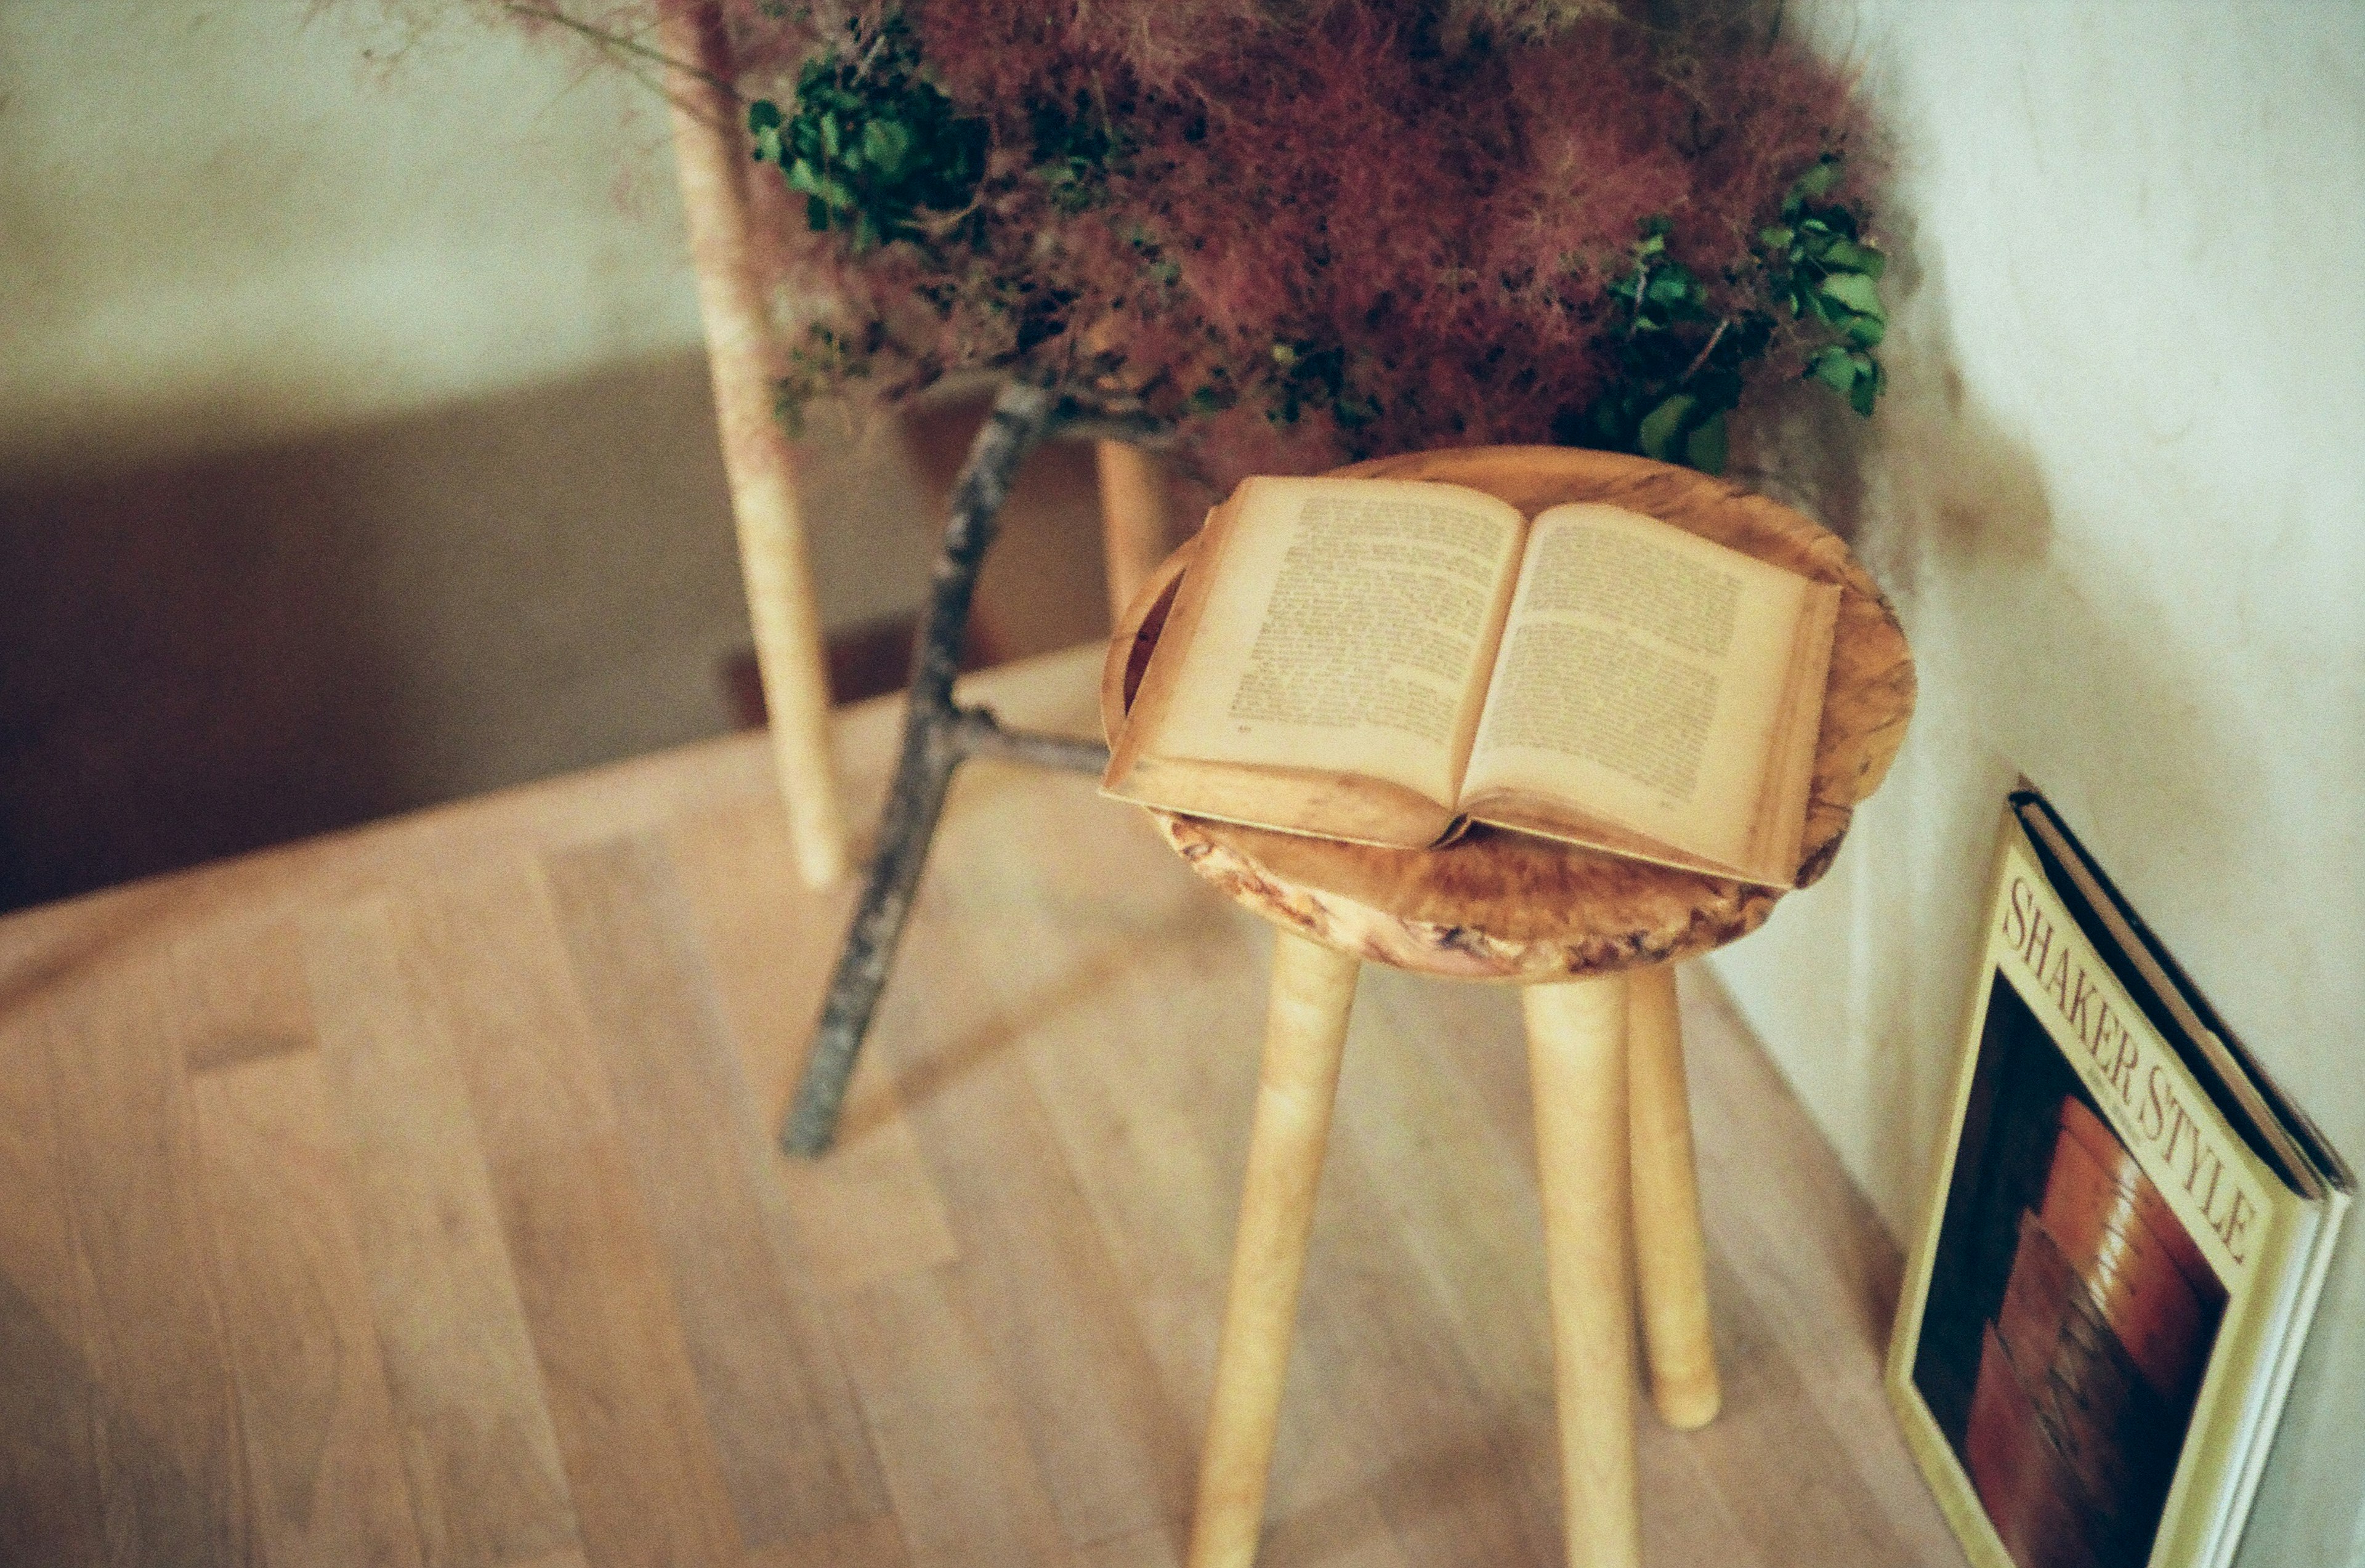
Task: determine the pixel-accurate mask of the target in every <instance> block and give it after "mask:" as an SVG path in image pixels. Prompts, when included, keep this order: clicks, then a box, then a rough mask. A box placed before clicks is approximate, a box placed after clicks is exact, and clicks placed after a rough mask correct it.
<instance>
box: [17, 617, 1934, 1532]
mask: <svg viewBox="0 0 2365 1568" xmlns="http://www.w3.org/2000/svg"><path fill="white" fill-rule="evenodd" d="M1092 673H1093V672H1092V662H1091V660H1090V659H1089V658H1074V657H1070V658H1067V659H1064V660H1055V661H1051V662H1048V663H1047V664H1043V665H1037V666H1026V667H1024V668H1021V669H1019V670H1016V671H1005V672H1002V673H999V674H997V675H995V676H993V677H991V678H988V679H987V681H986V684H988V685H991V686H993V687H996V688H998V689H999V692H1000V695H1001V697H1002V700H1003V703H1004V707H1005V710H1006V711H1014V712H1018V713H1022V714H1028V715H1031V716H1034V717H1037V718H1038V719H1040V718H1044V717H1061V716H1064V718H1065V719H1066V720H1067V721H1069V722H1074V723H1077V724H1078V725H1079V726H1081V724H1082V721H1083V719H1084V717H1085V715H1086V714H1087V713H1088V711H1089V703H1090V691H1089V688H1090V678H1091V675H1092ZM893 717H894V716H893V714H892V712H891V711H888V710H887V709H885V708H883V707H880V706H877V705H874V706H873V707H871V708H869V709H866V710H862V711H857V712H856V713H854V714H853V715H851V716H850V717H849V718H848V720H847V722H846V729H845V745H846V770H847V773H848V776H849V782H850V788H851V791H852V798H854V799H856V800H858V801H871V800H875V799H877V797H878V794H879V775H880V767H881V759H882V758H883V757H884V756H886V755H887V753H888V750H889V745H890V743H891V738H892V722H893ZM845 903H846V899H845V895H844V894H843V893H841V894H838V895H835V896H832V897H827V898H813V897H809V896H807V895H806V894H804V893H803V892H802V891H801V890H800V889H799V888H798V887H797V885H796V883H795V880H794V878H793V875H792V873H791V868H790V854H789V850H788V847H787V845H786V842H785V835H784V832H783V828H782V824H781V821H780V816H779V810H778V808H777V806H776V805H775V803H774V799H773V797H772V795H771V793H770V790H769V779H768V771H767V761H766V756H765V752H764V747H763V742H762V740H761V738H760V737H741V738H734V739H730V740H725V741H721V742H716V743H712V744H709V745H701V746H698V747H695V748H692V749H690V750H688V751H683V752H678V753H673V754H669V755H667V756H659V757H655V758H650V759H647V760H644V761H642V762H638V763H632V764H627V765H624V766H622V767H618V768H613V769H610V770H607V771H604V772H601V773H598V774H594V775H589V776H585V777H582V778H574V779H567V780H562V781H559V782H557V783H554V784H551V785H545V786H538V787H535V788H533V789H531V790H525V791H521V792H518V793H515V794H511V795H507V796H499V797H494V798H490V799H488V800H486V801H476V802H471V803H468V804H465V805H463V806H459V807H453V808H445V809H443V810H440V811H438V812H432V813H429V814H427V815H425V816H422V817H418V818H413V819H409V820H405V821H401V822H398V823H391V824H387V825H385V826H382V827H378V828H374V829H369V830H365V831H364V832H362V833H359V834H352V835H348V836H344V837H342V838H336V839H330V840H323V841H317V842H314V843H312V844H308V845H305V846H297V847H296V848H293V849H289V850H284V851H278V852H274V853H271V854H268V855H264V856H260V857H252V858H250V859H246V860H242V861H236V862H231V863H228V864H225V865H221V866H218V867H214V868H208V869H205V870H201V871H197V872H194V873H190V874H186V875H184V876H180V877H176V878H174V879H166V880H163V881H157V882H151V883H146V884H141V885H138V886H135V887H132V888H129V889H126V890H118V891H117V892H113V893H109V894H103V895H99V896H97V897H95V898H92V899H87V900H84V901H81V902H75V903H72V904H65V905H59V906H52V907H50V908H48V909H45V910H37V911H32V912H28V913H23V914H20V915H17V916H14V917H11V918H9V919H6V920H5V921H0V1562H5V1563H8V1564H17V1563H26V1564H42V1565H48V1564H69V1563H80V1562H116V1563H139V1564H151V1563H152V1564H159V1565H166V1564H169V1565H173V1568H184V1565H196V1564H210V1563H244V1562H263V1563H270V1564H297V1563H319V1564H332V1563H333V1564H347V1563H353V1564H413V1563H424V1564H494V1563H520V1564H527V1563H531V1564H537V1565H546V1568H556V1565H559V1564H572V1563H588V1564H596V1565H606V1564H619V1565H622V1564H634V1565H638V1564H652V1565H654V1564H685V1565H687V1564H707V1563H715V1564H740V1563H745V1564H755V1565H763V1568H786V1565H789V1564H808V1563H810V1564H829V1565H834V1568H869V1565H881V1564H911V1565H913V1568H918V1565H924V1564H955V1563H960V1564H981V1565H982V1564H994V1565H1003V1564H1026V1565H1044V1568H1056V1565H1061V1564H1072V1565H1075V1568H1119V1565H1125V1568H1136V1565H1139V1568H1155V1565H1160V1564H1169V1563H1172V1562H1175V1561H1176V1560H1177V1558H1178V1556H1179V1553H1180V1551H1181V1542H1182V1540H1183V1530H1184V1514H1185V1510H1186V1507H1187V1503H1188V1498H1189V1495H1190V1484H1191V1477H1192V1473H1193V1456H1194V1453H1195V1451H1196V1449H1197V1445H1198V1441H1199V1436H1200V1428H1201V1425H1202V1419H1203V1412H1202V1406H1203V1404H1204V1401H1205V1396H1206V1393H1207V1387H1208V1380H1209V1374H1210V1364H1211V1361H1212V1359H1213V1354H1214V1344H1215V1335H1216V1323H1217V1317H1218V1314H1219V1310H1220V1306H1221V1301H1222V1291H1223V1284H1224V1271H1225V1267H1226V1262H1227V1254H1228V1247H1229V1237H1230V1231H1231V1224H1232V1215H1233V1205H1234V1202H1235V1198H1236V1194H1237V1191H1238V1185H1239V1177H1240V1171H1241V1167H1242V1163H1243V1160H1244V1158H1245V1138H1246V1131H1247V1126H1248V1119H1249V1107H1250V1099H1251V1094H1252V1092H1253V1089H1254V1083H1255V1078H1256V1044H1257V1038H1258V1033H1259V1028H1260V1025H1261V1004H1262V988H1263V982H1264V971H1265V966H1266V964H1267V961H1268V957H1269V951H1268V950H1269V946H1270V944H1269V941H1268V939H1267V938H1266V936H1265V935H1264V933H1263V932H1262V931H1261V929H1260V928H1257V927H1255V926H1254V925H1253V924H1252V923H1251V922H1250V921H1249V920H1248V919H1247V918H1246V917H1244V916H1242V915H1240V914H1239V913H1237V912H1235V911H1234V910H1232V909H1231V908H1230V907H1229V906H1228V905H1227V904H1225V903H1224V902H1222V901H1220V900H1219V899H1218V898H1217V897H1216V895H1215V894H1213V893H1212V892H1211V891H1210V890H1207V889H1205V887H1203V886H1201V885H1200V884H1199V883H1198V882H1197V881H1196V880H1195V879H1194V878H1192V877H1191V876H1190V875H1189V873H1188V872H1186V871H1185V870H1184V869H1183V867H1182V866H1181V865H1180V864H1179V863H1178V862H1176V861H1174V860H1173V859H1172V857H1171V856H1170V855H1168V853H1167V852H1166V851H1165V850H1163V849H1162V848H1160V846H1159V845H1158V844H1157V843H1156V842H1155V841H1154V840H1153V838H1152V837H1151V835H1150V834H1149V831H1148V830H1147V828H1146V827H1145V825H1144V824H1143V823H1140V822H1138V821H1137V820H1135V818H1134V816H1133V814H1132V813H1131V812H1129V811H1127V810H1126V809H1123V808H1120V807H1118V806H1116V805H1114V804H1112V803H1109V802H1106V801H1102V800H1100V799H1099V798H1098V797H1097V796H1096V795H1095V794H1094V793H1093V789H1092V787H1091V785H1090V784H1089V783H1088V782H1086V781H1083V780H1079V779H1072V778H1046V777H1043V776H1040V775H1035V774H1027V773H1020V772H1014V771H1011V770H1006V769H1003V768H1000V767H992V766H990V765H985V764H979V765H974V766H973V767H972V769H971V770H970V773H969V774H967V775H965V776H964V778H963V781H962V783H961V784H960V785H959V786H958V789H957V790H956V792H955V797H954V801H953V805H952V809H951V811H950V812H949V814H948V815H947V819H946V822H945V825H944V831H943V833H942V834H941V835H940V838H939V841H938V845H937V850H936V859H935V862H934V864H933V865H932V867H931V868H930V871H929V876H928V881H927V884H926V890H925V894H924V896H923V898H922V901H921V902H920V906H919V912H918V914H917V917H916V918H915V920H914V922H913V928H912V931H911V935H910V938H909V940H908V942H907V945H906V947H905V950H904V953H903V956H902V961H901V963H900V966H899V968H898V970H897V973H896V976H895V979H894V982H893V984H892V986H891V990H890V992H889V998H888V1002H887V1004H886V1006H885V1008H884V1010H883V1012H882V1014H881V1015H880V1020H879V1026H878V1029H877V1032H876V1036H875V1037H874V1040H873V1043H872V1047H871V1052H870V1055H869V1058H868V1059H867V1060H866V1062H865V1064H864V1067H863V1069H862V1071H861V1073H860V1074H859V1075H858V1077H857V1092H856V1097H855V1101H854V1103H853V1104H852V1106H851V1109H850V1114H849V1117H848V1122H847V1125H846V1135H845V1137H844V1140H843V1143H842V1145H841V1147H840V1148H839V1150H838V1151H837V1152H836V1153H835V1154H834V1155H832V1156H831V1157H830V1158H829V1159H826V1160H825V1161H824V1162H822V1163H820V1164H818V1165H812V1166H806V1165H795V1164H790V1163H788V1162H786V1161H785V1160H783V1159H781V1158H780V1157H779V1156H778V1155H777V1154H775V1153H774V1151H773V1149H772V1146H771V1142H770V1137H769V1131H770V1127H771V1124H772V1121H773V1118H774V1115H775V1114H776V1111H777V1108H778V1107H779V1105H780V1103H782V1101H783V1100H784V1098H785V1095H786V1092H787V1087H788V1082H789V1078H790V1070H791V1067H792V1065H793V1059H794V1058H795V1057H796V1056H797V1054H798V1051H799V1048H800V1045H801V1038H802V1036H803V1033H804V1030H805V1028H806V1026H807V1024H808V1022H809V1020H810V1018H811V1016H812V1014H813V1009H814V1007H815V1005H816V1002H817V999H818V995H819V990H820V986H821V982H822V980H823V977H824V971H825V969H826V966H827V964H828V962H829V960H830V958H831V956H832V950H833V948H834V946H835V940H836V935H837V932H838V927H839V922H840V921H841V920H842V919H843V918H844V911H845ZM1685 983H1686V988H1687V989H1686V991H1685V1001H1686V1009H1687V1028H1688V1029H1689V1031H1690V1034H1691V1041H1692V1048H1693V1064H1694V1068H1693V1070H1694V1083H1693V1092H1694V1097H1695V1102H1696V1107H1697V1112H1698V1125H1699V1132H1700V1145H1701V1164H1702V1178H1703V1183H1704V1188H1705V1193H1706V1204H1707V1210H1708V1225H1709V1247H1710V1252H1711V1260H1710V1286H1711V1289H1712V1292H1713V1294H1714V1299H1715V1313H1716V1329H1717V1338H1718V1343H1719V1348H1720V1350H1721V1354H1722V1357H1723V1361H1724V1369H1725V1374H1726V1379H1727V1390H1728V1392H1727V1401H1726V1408H1725V1414H1724V1415H1723V1416H1722V1417H1721V1418H1720V1419H1719V1420H1718V1421H1717V1422H1716V1423H1715V1424H1714V1425H1712V1426H1711V1427H1709V1428H1707V1429H1706V1430H1704V1431H1702V1432H1699V1433H1697V1434H1694V1435H1691V1436H1678V1435H1676V1434H1674V1433H1672V1432H1669V1431H1667V1430H1665V1429H1664V1428H1660V1427H1659V1426H1658V1425H1656V1423H1655V1422H1654V1421H1653V1420H1652V1419H1651V1418H1649V1417H1647V1416H1646V1417H1644V1425H1643V1432H1642V1470H1643V1486H1644V1492H1643V1506H1644V1514H1645V1518H1644V1530H1645V1547H1646V1551H1647V1554H1648V1561H1649V1562H1652V1563H1653V1564H1676V1563H1703V1564H1707V1563H1713V1564H1718V1565H1720V1568H1743V1565H1747V1564H1764V1565H1765V1568H1777V1565H1787V1564H1792V1563H1805V1562H1829V1563H1879V1564H1895V1563H1945V1564H1952V1563H1956V1562H1959V1561H1960V1560H1959V1558H1958V1556H1957V1554H1956V1550H1955V1548H1954V1546H1953V1545H1952V1543H1951V1541H1950V1540H1949V1538H1948V1537H1947V1535H1946V1533H1945V1529H1944V1527H1943V1525H1942V1524H1941V1522H1940V1520H1939V1518H1938V1515H1937V1513H1936V1510H1935V1508H1934V1507H1933V1505H1932V1504H1931V1503H1930V1501H1929V1499H1928V1497H1927V1495H1926V1494H1925V1493H1924V1492H1923V1490H1922V1485H1921V1483H1920V1482H1919V1480H1918V1479H1917V1478H1916V1476H1915V1475H1914V1473H1913V1472H1912V1470H1911V1465H1910V1464H1909V1462H1908V1461H1907V1459H1906V1457H1905V1454H1904V1450H1903V1449H1902V1447H1901V1445H1900V1442H1899V1440H1898V1439H1897V1437H1896V1435H1895V1432H1894V1429H1893V1428H1892V1425H1891V1423H1890V1420H1889V1416H1888V1413H1887V1410H1886V1407H1885V1406H1884V1405H1883V1404H1882V1401H1881V1398H1880V1394H1879V1391H1878V1386H1877V1361H1878V1355H1877V1346H1878V1344H1879V1342H1880V1341H1881V1339H1882V1338H1883V1337H1884V1335H1885V1333H1886V1329H1887V1325H1888V1318H1889V1304H1890V1299H1891V1294H1892V1292H1893V1289H1894V1284H1895V1281H1896V1276H1897V1272H1898V1260H1897V1258H1896V1256H1895V1254H1894V1251H1893V1249H1891V1247H1890V1245H1889V1242H1888V1241H1887V1240H1886V1239H1885V1238H1883V1237H1882V1235H1881V1234H1880V1232H1879V1231H1878V1229H1877V1226H1875V1224H1874V1223H1873V1221H1872V1219H1871V1217H1870V1215H1869V1212H1868V1210H1867V1209H1866V1207H1865V1205H1864V1204H1862V1203H1861V1202H1860V1201H1859V1200H1858V1199H1857V1197H1856V1196H1855V1193H1853V1191H1852V1190H1851V1189H1850V1188H1849V1186H1848V1185H1847V1183H1846V1182H1845V1180H1844V1177H1843V1176H1842V1175H1841V1174H1840V1173H1839V1171H1838V1169H1837V1167H1836V1166H1835V1164H1834V1163H1833V1159H1832V1158H1831V1156H1830V1154H1829V1152H1828V1151H1827V1150H1826V1148H1824V1147H1823V1146H1822V1145H1821V1143H1820V1142H1819V1141H1818V1140H1817V1138H1816V1137H1815V1136H1814V1134H1813V1133H1812V1132H1811V1130H1810V1128H1809V1127H1808V1126H1807V1124H1806V1123H1805V1121H1804V1119H1803V1117H1802V1115H1801V1113H1800V1111H1799V1107H1798V1105H1797V1104H1796V1103H1794V1102H1793V1101H1792V1100H1791V1099H1790V1098H1789V1096H1788V1093H1787V1092H1785V1091H1784V1090H1783V1088H1782V1087H1781V1084H1780V1082H1779V1081H1778V1080H1777V1078H1776V1077H1775V1075H1774V1074H1773V1072H1772V1071H1771V1070H1770V1069H1769V1068H1768V1067H1767V1065H1766V1063H1765V1060H1764V1059H1763V1058H1761V1057H1760V1056H1759V1055H1758V1054H1757V1053H1756V1051H1755V1049H1754V1047H1752V1046H1751V1045H1749V1044H1748V1043H1747V1041H1746V1039H1745V1036H1743V1033H1742V1031H1741V1029H1740V1028H1739V1026H1738V1025H1737V1024H1736V1022H1735V1020H1734V1019H1733V1017H1732V1014H1731V1013H1730V1011H1729V1010H1728V1008H1727V1007H1726V1006H1725V1004H1724V1003H1723V1002H1722V1001H1721V999H1720V997H1719V996H1718V995H1717V993H1716V992H1715V991H1714V990H1713V989H1712V986H1711V985H1710V984H1709V982H1707V980H1706V978H1705V977H1704V976H1703V975H1701V974H1698V973H1694V974H1691V975H1687V978H1686V982H1685ZM1530 1150H1531V1143H1530V1121H1529V1107H1528V1099H1527V1085H1526V1066H1525V1056H1524V1052H1523V1050H1522V1047H1521V1045H1520V1040H1519V1027H1518V1009H1517V1005H1516V999H1515V998H1514V996H1513V995H1512V994H1511V993H1510V992H1508V991H1501V990H1497V989H1493V988H1486V987H1476V986H1457V985H1451V984H1447V983H1444V982H1437V981H1416V980H1410V979H1408V978H1407V977H1405V976H1402V975H1397V974H1392V973H1377V972H1367V978H1366V980H1365V982H1364V989H1363V991H1362V996H1361V998H1360V1000H1359V1002H1358V1005H1357V1012H1356V1016H1355V1023H1354V1030H1353V1035H1352V1037H1351V1043H1350V1045H1349V1048H1348V1059H1347V1068H1346V1074H1345V1081H1344V1085H1343V1089H1342V1092H1341V1103H1340V1109H1339V1121H1338V1128H1337V1133H1336V1137H1335V1142H1334V1145H1333V1148H1332V1151H1331V1157H1330V1161H1329V1165H1328V1170H1327V1173H1326V1176H1325V1179H1324V1184H1323V1191H1322V1198H1321V1207H1320V1211H1319V1214H1318V1216H1317V1225H1316V1231H1315V1238H1314V1244H1313V1257H1312V1261H1311V1265H1310V1269H1309V1272H1308V1276H1307V1281H1306V1296H1305V1306H1304V1310H1303V1313H1302V1316H1301V1322H1300V1328H1299V1338H1298V1345H1297V1356H1296V1360H1295V1362H1294V1363H1293V1366H1292V1369H1291V1372H1290V1382H1289V1388H1288V1396H1287V1403H1286V1406H1285V1409H1284V1413H1283V1425H1282V1439H1281V1453H1280V1457H1279V1460H1278V1462H1277V1465H1276V1470H1275V1481H1274V1487H1273V1494H1272V1512H1271V1526H1270V1531H1269V1536H1268V1540H1267V1545H1266V1550H1265V1553H1264V1557H1263V1559H1262V1561H1263V1562H1266V1563H1269V1564H1273V1565H1280V1564H1312V1563H1325V1564H1339V1565H1345V1564H1350V1563H1352V1564H1372V1565H1381V1564H1386V1565H1398V1564H1407V1565H1409V1564H1449V1563H1452V1564H1472V1565H1485V1568H1499V1565H1503V1564H1518V1563H1534V1564H1545V1563H1552V1562H1557V1561H1558V1556H1559V1550H1560V1549H1559V1545H1558V1541H1559V1533H1558V1521H1557V1518H1556V1508H1557V1505H1556V1503H1555V1501H1554V1498H1555V1495H1556V1492H1555V1486H1554V1481H1553V1475H1554V1471H1553V1460H1552V1425H1551V1409H1550V1397H1551V1394H1550V1391H1551V1386H1552V1384H1551V1376H1550V1371H1551V1369H1550V1366H1549V1350H1548V1344H1547V1338H1546V1332H1545V1307H1544V1286H1543V1266H1542V1256H1541V1229H1540V1223H1541V1222H1540V1220H1539V1217H1538V1211H1537V1202H1536V1196H1535V1190H1534V1181H1533V1178H1532V1173H1531V1171H1530V1163H1529V1162H1530Z"/></svg>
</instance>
